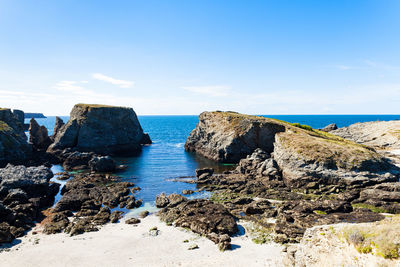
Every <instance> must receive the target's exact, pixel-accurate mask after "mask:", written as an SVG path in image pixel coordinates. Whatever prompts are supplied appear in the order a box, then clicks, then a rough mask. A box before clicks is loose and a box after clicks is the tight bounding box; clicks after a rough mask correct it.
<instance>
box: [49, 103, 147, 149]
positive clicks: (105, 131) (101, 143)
mask: <svg viewBox="0 0 400 267" xmlns="http://www.w3.org/2000/svg"><path fill="white" fill-rule="evenodd" d="M58 125H59V128H58V130H57V131H56V134H55V136H53V139H54V143H53V144H52V145H51V146H50V147H49V149H48V151H49V152H55V151H57V150H63V149H65V148H74V149H76V150H78V151H81V152H95V153H99V154H113V155H132V154H136V153H137V152H138V151H140V150H141V144H142V143H143V140H144V139H146V134H145V133H143V130H142V127H141V126H140V123H139V120H138V118H137V116H136V113H135V112H134V111H133V109H132V108H126V107H115V106H106V105H92V104H77V105H75V106H74V108H73V109H72V111H71V115H70V119H69V121H68V122H67V123H66V124H65V125H62V124H60V123H58ZM147 141H148V140H147Z"/></svg>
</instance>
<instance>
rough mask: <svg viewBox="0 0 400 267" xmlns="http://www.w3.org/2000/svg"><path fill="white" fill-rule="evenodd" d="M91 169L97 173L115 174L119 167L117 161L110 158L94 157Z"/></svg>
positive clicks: (90, 164) (91, 161)
mask: <svg viewBox="0 0 400 267" xmlns="http://www.w3.org/2000/svg"><path fill="white" fill-rule="evenodd" d="M89 167H90V169H91V170H92V171H95V172H114V171H115V169H116V167H117V165H116V163H115V161H114V160H113V159H112V158H111V157H109V156H105V157H101V156H100V157H93V158H92V159H91V160H90V161H89Z"/></svg>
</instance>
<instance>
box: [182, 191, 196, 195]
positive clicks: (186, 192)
mask: <svg viewBox="0 0 400 267" xmlns="http://www.w3.org/2000/svg"><path fill="white" fill-rule="evenodd" d="M193 193H194V191H193V190H182V194H184V195H191V194H193Z"/></svg>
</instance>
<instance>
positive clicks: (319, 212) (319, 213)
mask: <svg viewBox="0 0 400 267" xmlns="http://www.w3.org/2000/svg"><path fill="white" fill-rule="evenodd" d="M313 212H314V213H315V214H318V215H326V214H327V213H326V212H325V211H322V210H314V211H313Z"/></svg>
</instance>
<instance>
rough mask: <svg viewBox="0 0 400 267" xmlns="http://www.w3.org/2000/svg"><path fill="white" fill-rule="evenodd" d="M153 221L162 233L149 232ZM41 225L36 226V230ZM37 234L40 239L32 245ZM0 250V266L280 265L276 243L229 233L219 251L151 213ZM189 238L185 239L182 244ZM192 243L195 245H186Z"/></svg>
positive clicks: (30, 237) (30, 239) (28, 240)
mask: <svg viewBox="0 0 400 267" xmlns="http://www.w3.org/2000/svg"><path fill="white" fill-rule="evenodd" d="M153 226H156V227H157V228H158V230H160V233H159V235H158V236H150V235H149V234H148V233H149V229H150V228H152V227H153ZM35 230H40V229H38V228H37V229H35ZM35 239H36V240H38V244H35V243H37V242H35ZM20 240H21V243H19V244H17V245H15V246H13V247H12V248H11V249H10V251H4V252H1V253H0V266H202V267H204V266H248V267H250V266H251V267H253V266H280V265H281V260H282V257H283V253H282V252H281V251H282V247H281V246H280V245H278V244H264V245H257V244H255V243H253V242H252V241H251V239H250V238H249V237H247V236H246V235H242V236H238V237H234V238H232V245H233V247H234V250H232V251H225V252H220V251H219V250H218V247H217V246H216V245H215V244H214V243H213V242H211V241H210V240H208V239H206V238H204V237H200V236H198V235H196V234H194V233H192V232H189V231H186V230H183V229H179V228H175V227H172V226H167V225H166V224H165V223H163V222H160V221H159V219H158V218H157V217H156V216H155V215H151V216H148V217H147V218H145V219H142V222H141V223H140V224H139V225H138V226H133V225H127V224H125V223H118V224H107V225H105V226H104V227H102V228H101V229H100V231H98V232H92V233H85V234H83V235H78V236H74V237H69V236H68V235H66V234H55V235H44V234H41V233H39V234H36V235H32V231H31V232H29V233H28V235H26V236H24V237H22V238H21V239H20ZM184 240H189V243H184V242H183V241H184ZM192 244H197V245H198V246H199V248H198V249H195V250H188V247H189V246H190V245H192Z"/></svg>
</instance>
